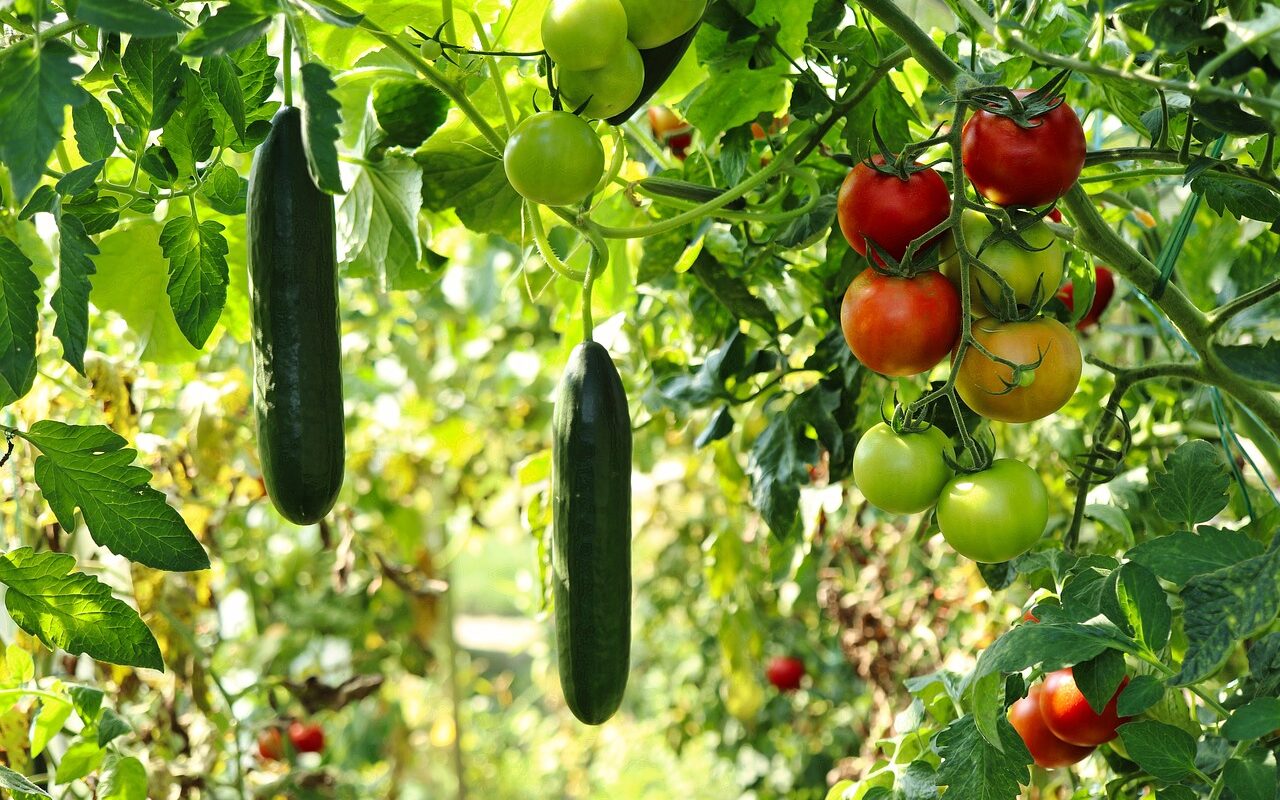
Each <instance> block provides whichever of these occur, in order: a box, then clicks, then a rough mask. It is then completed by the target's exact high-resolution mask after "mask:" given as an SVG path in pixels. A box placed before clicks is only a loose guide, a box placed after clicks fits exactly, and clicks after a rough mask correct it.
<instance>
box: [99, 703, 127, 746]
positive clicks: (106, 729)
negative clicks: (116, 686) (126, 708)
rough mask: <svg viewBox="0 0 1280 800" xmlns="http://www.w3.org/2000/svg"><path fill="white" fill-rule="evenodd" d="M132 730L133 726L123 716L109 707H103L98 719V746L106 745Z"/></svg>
mask: <svg viewBox="0 0 1280 800" xmlns="http://www.w3.org/2000/svg"><path fill="white" fill-rule="evenodd" d="M132 730H133V726H132V725H130V724H129V723H128V722H127V721H126V720H125V719H124V718H123V717H121V716H120V715H119V714H117V713H116V712H115V711H113V710H111V709H110V708H104V709H103V710H102V718H101V719H99V720H98V747H106V746H107V745H108V744H110V743H111V742H113V741H115V740H116V739H118V738H119V737H121V736H124V735H125V734H126V733H129V732H131V731H132Z"/></svg>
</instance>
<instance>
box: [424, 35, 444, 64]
mask: <svg viewBox="0 0 1280 800" xmlns="http://www.w3.org/2000/svg"><path fill="white" fill-rule="evenodd" d="M418 52H419V53H421V54H422V57H423V58H425V59H426V60H427V61H435V60H436V59H437V58H439V57H440V56H442V55H444V48H443V47H441V46H440V43H439V42H438V41H436V40H435V39H428V40H426V41H425V42H423V43H422V44H421V45H420V46H419V47H418Z"/></svg>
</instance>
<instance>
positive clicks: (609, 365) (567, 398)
mask: <svg viewBox="0 0 1280 800" xmlns="http://www.w3.org/2000/svg"><path fill="white" fill-rule="evenodd" d="M552 427H553V434H554V438H553V447H552V459H551V463H552V486H553V492H554V496H553V499H552V540H551V566H552V583H553V590H554V594H555V616H556V645H557V649H558V651H559V660H560V687H561V688H562V689H563V690H564V698H565V701H566V702H567V703H568V705H569V710H570V711H572V712H573V715H574V716H575V717H577V718H578V719H580V720H581V721H583V722H585V723H587V724H588V725H599V724H601V723H603V722H604V721H605V720H607V719H609V717H612V716H613V714H614V712H616V711H617V710H618V706H619V705H620V704H621V703H622V695H623V693H624V692H625V691H626V688H627V673H628V671H629V669H630V662H631V414H630V413H629V411H628V410H627V395H626V393H625V392H624V390H623V388H622V379H621V378H619V377H618V370H617V369H615V368H614V366H613V359H611V358H610V357H609V351H608V350H605V348H604V347H602V346H601V345H599V344H596V343H595V342H583V343H582V344H580V345H578V346H577V347H575V348H574V349H573V353H572V354H571V355H570V356H569V364H568V366H567V367H565V371H564V377H563V379H562V380H561V382H560V388H559V392H558V394H557V395H556V405H555V416H554V419H553V423H552Z"/></svg>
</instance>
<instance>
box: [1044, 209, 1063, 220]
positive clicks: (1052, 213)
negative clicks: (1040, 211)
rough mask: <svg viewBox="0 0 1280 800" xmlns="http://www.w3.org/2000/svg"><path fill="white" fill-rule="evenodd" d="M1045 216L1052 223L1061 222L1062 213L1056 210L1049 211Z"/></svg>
mask: <svg viewBox="0 0 1280 800" xmlns="http://www.w3.org/2000/svg"><path fill="white" fill-rule="evenodd" d="M1045 216H1047V217H1048V218H1049V219H1051V220H1053V221H1054V222H1062V212H1061V211H1059V210H1058V209H1057V208H1051V209H1049V213H1048V214H1046V215H1045Z"/></svg>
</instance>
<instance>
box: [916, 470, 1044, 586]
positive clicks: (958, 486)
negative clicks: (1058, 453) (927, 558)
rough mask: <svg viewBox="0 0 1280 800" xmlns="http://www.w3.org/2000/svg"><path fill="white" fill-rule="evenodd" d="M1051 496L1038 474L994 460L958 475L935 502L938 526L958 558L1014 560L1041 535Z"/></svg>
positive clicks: (1038, 539)
mask: <svg viewBox="0 0 1280 800" xmlns="http://www.w3.org/2000/svg"><path fill="white" fill-rule="evenodd" d="M1048 523H1049V493H1048V491H1046V490H1045V488H1044V482H1043V481H1042V480H1040V476H1039V475H1037V474H1036V471H1035V470H1033V469H1031V467H1028V466H1027V465H1026V464H1023V463H1022V462H1021V461H1015V460H1014V459H1011V458H998V459H996V460H995V461H993V462H992V463H991V465H990V466H989V467H987V468H986V469H984V470H982V471H980V472H969V473H963V474H960V475H957V476H956V477H955V478H953V479H951V481H950V482H949V483H948V484H947V485H946V486H945V487H944V488H943V490H942V494H941V495H940V496H939V498H938V528H939V529H941V531H942V536H943V538H944V539H946V540H947V544H949V545H951V546H952V547H953V548H954V549H955V551H956V552H957V553H959V554H960V555H962V556H964V557H966V558H970V559H973V560H974V561H979V562H982V563H984V564H997V563H1000V562H1002V561H1009V560H1010V559H1013V558H1017V557H1018V556H1020V555H1022V554H1023V553H1025V552H1027V551H1028V550H1030V549H1031V548H1032V547H1033V546H1034V545H1035V543H1036V542H1038V541H1040V537H1041V536H1043V535H1044V529H1045V526H1046V525H1048Z"/></svg>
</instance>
